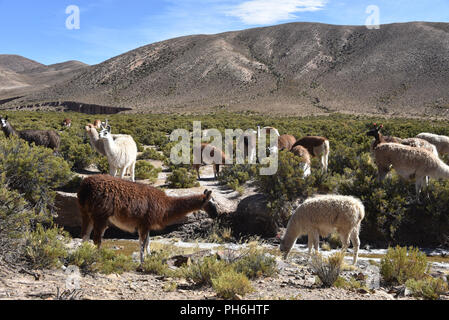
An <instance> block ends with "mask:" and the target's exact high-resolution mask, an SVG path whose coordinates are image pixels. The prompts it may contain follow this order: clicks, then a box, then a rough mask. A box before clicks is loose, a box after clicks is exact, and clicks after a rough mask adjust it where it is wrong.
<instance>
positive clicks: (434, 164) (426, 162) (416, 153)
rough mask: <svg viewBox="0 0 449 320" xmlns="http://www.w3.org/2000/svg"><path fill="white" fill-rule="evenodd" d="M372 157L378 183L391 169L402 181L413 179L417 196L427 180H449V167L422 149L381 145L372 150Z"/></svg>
mask: <svg viewBox="0 0 449 320" xmlns="http://www.w3.org/2000/svg"><path fill="white" fill-rule="evenodd" d="M373 155H374V159H375V163H376V165H377V168H378V171H379V176H378V179H379V181H383V180H384V179H385V176H386V175H387V174H388V172H389V171H390V167H393V168H394V169H395V170H396V172H397V173H398V175H399V176H401V177H402V178H404V179H407V180H409V179H413V178H414V179H415V188H416V194H417V195H419V194H420V192H421V188H422V185H423V183H426V181H427V178H426V177H430V178H435V179H439V178H446V179H447V178H449V166H448V165H446V164H445V163H444V162H443V161H441V159H440V158H438V157H437V156H436V155H435V154H433V153H431V152H429V151H427V150H425V149H422V148H415V147H410V146H405V145H402V144H397V143H381V144H379V145H378V146H377V147H376V148H375V149H374V150H373Z"/></svg>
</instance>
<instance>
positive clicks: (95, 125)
mask: <svg viewBox="0 0 449 320" xmlns="http://www.w3.org/2000/svg"><path fill="white" fill-rule="evenodd" d="M102 124H103V122H101V120H98V119H97V120H95V121H94V128H97V129H101V125H102Z"/></svg>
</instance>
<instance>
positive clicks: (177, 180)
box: [167, 168, 200, 189]
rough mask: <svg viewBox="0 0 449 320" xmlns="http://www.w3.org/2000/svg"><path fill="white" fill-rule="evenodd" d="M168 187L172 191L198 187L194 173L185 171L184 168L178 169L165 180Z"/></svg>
mask: <svg viewBox="0 0 449 320" xmlns="http://www.w3.org/2000/svg"><path fill="white" fill-rule="evenodd" d="M167 182H168V186H169V188H172V189H183V188H193V187H199V185H200V184H199V183H198V181H196V172H194V171H192V170H190V171H189V170H187V169H186V168H179V169H176V170H174V171H173V173H172V174H171V175H170V176H169V177H168V178H167Z"/></svg>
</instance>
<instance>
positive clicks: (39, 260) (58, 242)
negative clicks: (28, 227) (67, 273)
mask: <svg viewBox="0 0 449 320" xmlns="http://www.w3.org/2000/svg"><path fill="white" fill-rule="evenodd" d="M68 241H69V236H68V233H66V232H65V231H63V230H62V229H59V228H54V227H53V228H50V229H45V228H44V227H43V226H42V225H41V224H38V225H37V226H36V230H35V231H33V232H31V233H29V234H27V235H26V238H25V258H26V259H27V261H28V262H29V264H30V266H31V267H32V268H35V269H49V268H50V269H51V268H57V267H60V266H61V265H62V261H63V259H64V258H66V257H67V255H68V250H67V248H66V246H65V244H66V243H67V242H68Z"/></svg>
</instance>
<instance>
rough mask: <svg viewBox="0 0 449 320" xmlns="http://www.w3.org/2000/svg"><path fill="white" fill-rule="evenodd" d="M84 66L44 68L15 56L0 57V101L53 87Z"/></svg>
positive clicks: (68, 64) (64, 65)
mask: <svg viewBox="0 0 449 320" xmlns="http://www.w3.org/2000/svg"><path fill="white" fill-rule="evenodd" d="M86 66H87V65H86V64H84V63H82V62H79V61H67V62H63V63H58V64H54V65H49V66H46V65H43V64H41V63H38V62H36V61H33V60H30V59H27V58H24V57H21V56H17V55H0V100H1V99H6V98H11V97H15V96H20V95H26V94H30V93H31V92H34V91H37V90H41V89H43V88H46V87H49V86H53V85H55V84H57V83H60V82H63V81H65V80H67V79H70V78H72V77H73V76H74V75H75V74H76V73H77V72H78V71H80V70H81V69H83V68H85V67H86Z"/></svg>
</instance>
